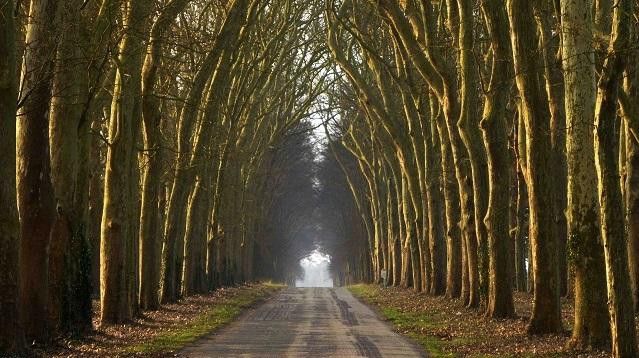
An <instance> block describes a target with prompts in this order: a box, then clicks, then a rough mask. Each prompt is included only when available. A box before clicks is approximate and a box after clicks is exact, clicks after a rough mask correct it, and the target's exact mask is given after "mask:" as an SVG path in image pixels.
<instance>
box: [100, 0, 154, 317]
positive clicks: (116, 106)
mask: <svg viewBox="0 0 639 358" xmlns="http://www.w3.org/2000/svg"><path fill="white" fill-rule="evenodd" d="M126 5H127V6H126V7H125V12H124V14H123V24H124V29H125V33H124V35H123V36H122V39H121V42H120V45H119V48H118V56H117V58H118V60H117V63H116V68H117V70H116V77H115V84H114V89H113V102H112V103H111V115H110V118H109V145H108V150H107V159H106V164H105V166H106V168H105V178H104V206H103V209H102V229H101V230H102V232H101V237H102V239H101V243H100V244H101V249H100V287H101V290H100V292H101V294H100V324H101V325H108V324H113V323H121V322H126V321H128V320H130V319H131V318H132V315H133V305H137V302H131V289H132V287H131V284H130V282H131V281H130V280H132V279H133V278H131V276H130V269H131V262H130V257H129V256H130V253H131V252H132V250H133V247H134V246H133V245H134V244H135V243H134V242H132V241H133V240H132V236H134V235H132V233H133V232H134V228H133V227H132V226H131V222H130V215H131V214H132V213H134V212H135V211H134V210H132V208H133V203H132V202H131V198H130V197H129V196H130V193H129V188H130V187H131V185H132V180H133V177H132V175H131V174H132V168H133V166H134V165H137V161H135V160H134V156H135V154H136V153H135V151H134V145H135V138H136V129H137V128H138V124H139V118H138V114H139V113H138V112H136V101H138V98H139V95H140V83H141V69H142V59H143V57H142V55H143V50H144V45H143V44H144V41H143V40H144V39H143V38H142V36H144V34H145V33H146V31H145V29H146V22H147V17H148V15H149V13H150V4H149V3H148V2H147V1H146V0H130V1H128V2H127V3H126ZM135 236H136V237H137V235H135Z"/></svg>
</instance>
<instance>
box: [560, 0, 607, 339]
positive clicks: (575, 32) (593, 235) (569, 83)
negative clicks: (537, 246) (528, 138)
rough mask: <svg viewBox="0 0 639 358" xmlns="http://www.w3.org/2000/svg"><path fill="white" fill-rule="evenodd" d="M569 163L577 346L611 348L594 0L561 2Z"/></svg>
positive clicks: (574, 333) (569, 203)
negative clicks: (600, 201)
mask: <svg viewBox="0 0 639 358" xmlns="http://www.w3.org/2000/svg"><path fill="white" fill-rule="evenodd" d="M561 24H562V30H561V35H562V36H561V37H562V41H561V42H562V53H563V55H564V64H563V66H564V79H565V99H566V101H565V102H566V110H565V113H566V123H567V140H566V156H567V165H568V211H567V216H568V237H569V240H570V251H571V256H572V258H573V267H574V274H575V325H574V329H573V333H572V340H571V345H572V346H573V347H577V348H588V347H597V348H605V347H607V346H608V344H609V340H610V329H609V327H608V326H607V325H603V324H601V322H605V321H607V320H608V314H607V312H606V311H605V310H602V309H601V307H603V306H604V305H605V304H606V294H605V292H606V291H605V290H606V288H605V287H606V279H605V271H604V258H603V247H602V246H601V240H600V234H599V225H598V219H597V214H598V208H597V196H596V193H595V192H594V191H593V190H592V188H593V187H595V186H596V185H597V175H596V173H595V152H594V147H593V145H594V137H593V132H592V127H593V125H594V109H595V97H596V89H595V68H594V55H593V53H592V52H591V51H590V48H591V46H592V43H593V22H592V16H591V11H590V1H588V0H585V1H584V0H564V1H562V2H561Z"/></svg>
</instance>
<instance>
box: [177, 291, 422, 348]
mask: <svg viewBox="0 0 639 358" xmlns="http://www.w3.org/2000/svg"><path fill="white" fill-rule="evenodd" d="M179 355H180V356H182V357H260V358H266V357H278V358H279V357H340V358H346V357H369V358H379V357H425V356H426V354H425V353H424V352H423V351H422V350H421V349H420V348H419V347H417V345H416V344H414V343H413V342H411V341H409V340H407V339H406V338H404V337H402V336H400V335H399V334H397V333H395V332H393V331H392V329H391V327H389V325H388V324H386V323H384V322H382V321H380V320H379V318H378V317H377V315H376V314H375V313H374V312H373V311H372V310H371V309H370V308H368V307H367V306H365V305H364V304H362V303H360V302H359V301H358V300H357V299H355V298H354V297H353V296H352V295H351V293H350V292H349V291H348V290H346V289H344V288H289V289H286V290H284V291H282V292H281V293H279V294H278V295H276V296H275V297H273V298H271V299H270V300H268V301H267V302H266V303H264V304H262V305H260V306H259V307H257V308H254V309H251V310H249V311H248V312H246V313H245V314H243V315H242V316H240V318H239V319H238V320H237V321H235V322H233V323H231V324H230V325H228V326H227V327H225V328H223V329H222V330H220V331H218V332H216V333H213V334H211V335H209V336H206V337H204V338H202V339H200V340H198V341H196V342H195V343H193V344H192V345H190V346H188V347H186V348H185V349H184V350H182V351H181V352H180V353H179Z"/></svg>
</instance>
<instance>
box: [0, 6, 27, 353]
mask: <svg viewBox="0 0 639 358" xmlns="http://www.w3.org/2000/svg"><path fill="white" fill-rule="evenodd" d="M14 6H15V2H14V1H13V0H3V1H1V2H0V34H1V35H0V58H2V59H4V60H3V61H2V62H1V63H0V207H1V208H2V210H3V213H2V214H1V219H0V287H1V289H0V352H6V353H9V354H12V353H19V352H20V351H21V350H22V349H23V348H24V336H23V331H22V326H21V324H20V322H21V321H20V298H19V293H20V289H19V278H18V277H19V271H18V270H19V268H20V266H19V264H18V259H19V249H20V236H19V222H18V208H17V204H16V136H15V132H16V104H17V100H18V98H17V97H18V78H17V74H18V68H17V64H16V58H17V54H16V24H15V21H14V17H13V9H14Z"/></svg>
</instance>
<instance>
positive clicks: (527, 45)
mask: <svg viewBox="0 0 639 358" xmlns="http://www.w3.org/2000/svg"><path fill="white" fill-rule="evenodd" d="M507 9H508V17H509V21H510V31H511V42H512V48H513V60H514V61H513V62H514V68H515V73H516V75H517V76H516V83H517V88H518V91H519V94H520V96H521V98H522V110H523V112H522V113H521V115H522V116H523V119H524V124H525V130H526V165H525V168H526V172H525V177H526V184H527V186H528V207H529V215H530V216H529V218H530V219H529V225H530V236H529V240H530V245H531V249H532V270H533V275H534V280H535V281H534V289H533V292H534V305H533V313H532V317H531V321H530V324H529V326H528V331H529V332H530V333H533V334H540V333H550V332H560V331H561V330H562V324H561V309H560V301H559V293H560V283H559V268H558V263H559V260H558V253H557V249H558V244H559V241H558V238H557V232H556V230H555V229H556V227H555V226H554V214H553V213H554V211H553V210H554V209H553V208H554V202H553V195H552V191H553V187H552V185H553V183H552V178H551V175H550V174H549V173H550V172H551V171H552V169H553V166H552V162H551V159H550V158H551V157H552V156H551V153H550V151H549V148H551V145H550V128H549V125H550V124H549V122H548V121H547V118H549V117H550V112H549V107H548V102H547V101H546V99H545V97H546V94H545V93H544V92H545V89H544V80H543V77H542V76H543V73H541V71H540V70H539V69H541V68H543V66H541V65H540V59H539V58H538V57H537V56H535V52H536V51H537V43H538V38H537V34H536V30H535V24H534V17H533V8H532V4H531V3H530V2H528V1H520V0H509V1H508V2H507Z"/></svg>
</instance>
